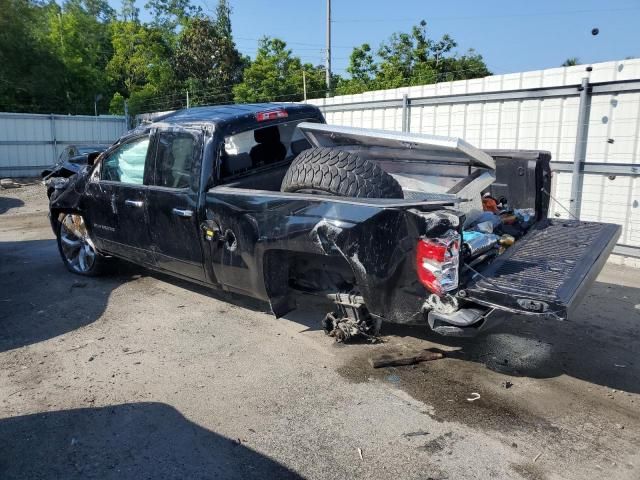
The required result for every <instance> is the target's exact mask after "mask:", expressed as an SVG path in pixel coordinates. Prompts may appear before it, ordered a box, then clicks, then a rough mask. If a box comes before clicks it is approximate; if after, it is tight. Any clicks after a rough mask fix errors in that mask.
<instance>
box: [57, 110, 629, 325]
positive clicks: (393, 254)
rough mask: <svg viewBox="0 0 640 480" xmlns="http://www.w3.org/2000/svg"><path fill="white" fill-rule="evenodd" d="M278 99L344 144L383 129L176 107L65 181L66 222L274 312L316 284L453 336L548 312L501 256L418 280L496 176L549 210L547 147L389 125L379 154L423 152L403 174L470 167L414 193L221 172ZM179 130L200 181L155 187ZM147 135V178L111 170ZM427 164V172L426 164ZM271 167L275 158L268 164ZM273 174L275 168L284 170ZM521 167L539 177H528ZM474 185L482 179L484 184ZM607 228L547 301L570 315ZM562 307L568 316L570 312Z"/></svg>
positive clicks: (324, 291)
mask: <svg viewBox="0 0 640 480" xmlns="http://www.w3.org/2000/svg"><path fill="white" fill-rule="evenodd" d="M274 108H276V109H278V110H277V111H278V112H279V114H278V115H274V116H273V120H268V121H267V122H266V126H270V125H280V124H282V123H284V122H292V121H294V122H299V121H305V122H307V123H305V124H303V125H304V126H305V130H306V134H307V135H308V136H310V137H312V138H313V141H314V143H319V144H321V143H322V142H325V143H326V142H327V141H330V140H331V139H332V138H333V141H336V142H338V143H340V142H344V141H351V140H349V139H353V138H355V139H356V140H357V141H358V142H361V143H362V142H366V141H367V138H373V137H374V136H375V135H374V133H375V132H374V133H371V132H364V133H363V132H362V131H357V129H347V128H345V127H336V128H335V130H336V134H335V136H333V137H332V134H331V127H328V126H325V125H320V124H322V123H324V119H323V118H322V115H321V114H320V112H319V110H318V109H317V108H316V107H314V106H311V105H299V104H281V105H272V104H258V105H241V106H233V105H230V106H223V107H215V108H214V107H202V108H196V109H190V110H185V111H181V112H177V113H176V114H173V115H170V116H168V117H165V118H163V119H162V120H161V121H160V122H158V123H154V124H150V125H143V126H141V127H138V128H137V129H135V130H133V131H131V132H129V133H128V134H127V135H125V136H124V137H123V138H122V139H121V140H119V141H118V142H117V143H116V144H114V145H113V146H112V147H111V148H109V149H108V150H107V151H106V152H104V153H103V154H102V155H101V156H100V157H99V158H98V159H97V160H96V162H95V164H94V165H93V166H88V167H86V168H84V169H83V170H82V171H81V172H79V173H78V174H77V175H74V176H73V177H71V178H70V179H69V181H68V183H67V184H66V185H65V186H63V187H60V188H58V190H56V191H55V193H54V194H53V195H52V197H51V203H50V212H51V222H52V226H53V227H54V231H55V226H56V222H57V221H58V219H59V218H60V216H61V215H62V214H64V213H79V214H81V215H82V216H83V218H84V220H85V224H86V227H87V230H88V232H89V235H90V237H91V239H92V241H93V242H94V244H95V247H96V249H97V251H98V252H99V253H101V254H103V255H109V256H115V257H119V258H123V259H126V260H129V261H132V262H134V263H137V264H140V265H144V266H145V267H148V268H151V269H155V270H158V271H161V272H166V273H169V274H172V275H175V276H177V277H180V278H183V279H187V280H190V281H193V282H197V283H199V284H203V285H208V286H211V287H213V288H219V289H223V290H227V291H231V292H236V293H240V294H243V295H248V296H251V297H254V298H257V299H260V300H264V301H267V302H269V303H270V305H271V308H272V311H273V313H274V314H275V315H276V316H282V315H284V314H286V313H287V312H289V311H291V310H292V309H294V308H296V306H298V302H299V299H300V298H301V296H303V295H305V294H315V295H321V296H325V297H327V298H333V299H336V298H337V299H342V300H340V301H337V300H336V303H337V304H341V305H342V306H343V307H345V308H351V309H353V311H356V312H365V313H366V315H367V316H368V317H371V318H373V319H375V321H376V322H378V324H379V322H380V321H381V320H384V321H387V322H395V323H404V324H420V325H425V326H426V325H429V326H430V328H432V329H433V330H434V331H436V332H438V333H442V334H445V335H468V334H473V333H476V332H477V331H479V330H480V329H481V328H482V327H483V326H484V325H486V324H488V323H490V322H491V321H493V319H495V318H497V317H498V316H499V315H497V314H498V313H500V312H515V313H524V314H529V315H540V316H541V314H544V313H549V312H548V310H549V309H546V310H545V309H544V307H540V311H538V310H536V308H538V307H536V305H538V306H539V305H540V304H535V303H534V302H535V301H536V300H535V298H537V297H535V296H532V295H527V292H526V291H522V290H523V289H522V288H521V290H520V291H518V292H514V293H513V295H511V294H509V293H505V292H506V290H507V287H500V288H494V287H495V285H496V284H497V283H498V282H493V281H492V280H491V279H490V278H487V277H492V276H493V275H496V274H497V273H496V271H497V269H498V267H495V266H494V268H493V270H491V268H492V267H491V264H489V265H488V266H486V265H485V266H479V267H478V268H479V269H480V271H478V270H476V269H471V270H469V269H468V268H467V265H465V264H464V263H463V262H461V263H460V267H459V276H460V284H459V285H458V284H457V283H456V285H455V288H454V289H453V290H451V291H447V292H441V293H438V294H436V293H434V292H433V291H430V290H429V289H427V288H426V287H425V284H424V282H423V281H420V279H419V278H418V275H417V260H416V253H417V246H418V244H419V242H421V241H424V240H429V239H438V238H441V237H446V236H451V235H452V234H454V235H455V236H456V238H461V236H462V232H463V226H464V225H465V221H467V220H468V219H469V216H470V215H477V213H478V212H477V210H474V209H473V208H471V207H472V206H473V205H478V204H479V202H478V201H477V199H474V200H473V202H472V201H471V200H470V199H466V198H462V197H467V196H478V195H479V194H480V190H484V189H485V188H486V187H487V184H488V183H491V182H492V181H493V180H494V179H495V178H496V176H497V178H498V179H499V180H500V179H503V178H516V180H514V181H513V182H512V183H510V184H508V185H507V184H505V185H498V187H499V188H500V189H501V190H500V193H502V192H505V193H507V194H509V193H510V192H511V191H522V192H525V193H521V194H520V196H519V197H518V198H519V201H521V202H523V203H526V204H528V205H535V207H536V214H535V216H536V219H537V220H538V221H540V222H542V221H545V220H546V216H547V208H548V201H545V199H544V198H540V195H541V194H540V192H542V191H545V190H546V191H548V190H549V188H550V170H549V158H548V156H544V155H538V156H537V157H536V156H535V152H528V153H527V155H528V156H527V157H526V159H524V160H522V159H520V158H518V157H517V152H515V153H514V152H492V155H488V154H486V153H484V152H482V151H480V150H478V149H475V148H474V147H472V146H470V145H468V144H466V143H464V142H461V141H458V140H456V139H446V138H445V139H444V140H442V139H438V138H436V137H433V138H426V137H425V138H422V137H419V136H418V137H416V136H414V137H415V138H414V137H411V138H408V139H404V137H403V136H402V134H391V133H388V134H384V135H382V134H379V135H378V136H379V137H380V138H379V139H378V140H377V141H376V142H377V143H376V142H373V143H375V145H376V147H375V148H377V149H378V150H375V149H374V150H371V153H372V155H373V156H374V157H375V155H380V154H381V152H383V151H385V150H384V149H395V151H396V152H397V151H398V149H399V148H401V147H402V145H403V141H405V140H406V141H410V142H409V143H411V142H413V143H411V144H408V145H407V147H406V148H407V149H409V150H412V149H413V150H415V151H414V152H413V153H411V152H409V153H408V154H407V155H404V156H403V155H401V156H402V157H403V158H396V157H393V158H392V159H390V160H388V161H394V162H396V163H395V164H394V168H395V169H396V172H397V173H402V168H403V166H406V169H407V171H408V172H409V171H411V172H414V173H415V174H416V175H417V174H418V173H420V174H423V175H425V174H428V175H433V174H434V172H435V174H436V175H437V174H438V171H439V170H438V169H441V172H444V173H442V174H443V175H444V174H447V175H448V173H447V172H449V171H450V167H451V165H449V164H451V162H454V163H455V162H457V163H458V165H454V167H453V168H455V169H458V170H457V171H460V168H462V169H463V170H465V169H466V170H467V171H468V173H467V175H468V178H467V179H464V178H463V180H462V181H459V182H458V181H457V180H456V182H458V183H457V184H456V186H455V187H454V188H451V189H450V191H449V192H446V193H444V194H442V192H441V193H439V194H435V195H416V196H413V195H407V198H405V199H400V200H397V199H364V198H341V197H335V196H326V195H318V194H315V193H314V194H312V193H282V192H280V191H273V190H256V189H255V188H254V187H251V188H239V187H236V186H234V187H230V186H228V185H225V182H223V181H222V180H221V177H222V174H221V171H222V169H221V163H222V148H223V146H224V145H225V138H227V137H228V136H229V135H235V134H237V133H242V132H246V131H250V130H251V129H257V128H261V127H264V126H265V123H264V122H261V121H259V120H258V118H261V117H260V115H258V114H259V113H260V112H263V111H267V112H268V111H273V110H274ZM282 112H284V113H282ZM285 114H286V115H285ZM267 117H268V116H267ZM268 118H271V117H268ZM308 122H311V123H308ZM314 122H315V123H314ZM318 125H319V126H318ZM167 132H173V133H176V132H177V133H180V134H183V135H188V136H189V138H191V139H193V142H194V145H195V147H194V149H195V150H194V152H195V153H194V155H193V158H192V161H191V163H190V167H189V168H190V172H189V181H188V184H187V185H183V186H182V187H181V188H168V187H166V186H156V183H157V182H154V178H155V177H154V175H156V169H157V162H158V159H157V158H155V155H156V154H155V152H156V151H157V150H158V142H160V140H159V139H160V138H162V135H165V134H167ZM147 138H148V140H149V148H148V153H147V158H146V160H145V167H144V168H145V170H144V174H143V175H144V184H140V185H130V184H124V183H120V182H114V181H105V180H101V177H100V168H101V163H102V162H105V159H109V158H110V155H112V152H116V151H118V149H120V148H121V147H122V146H123V145H126V144H127V142H134V141H136V140H137V139H147ZM438 142H441V143H440V144H438ZM434 145H435V147H434ZM360 146H362V145H360ZM436 147H437V148H436ZM434 148H436V150H437V151H438V152H439V153H438V155H439V159H440V161H442V162H444V163H443V164H442V165H441V166H440V167H438V166H437V165H436V166H434V165H430V166H429V169H430V171H429V172H426V173H425V170H424V160H423V159H421V158H419V157H420V156H421V155H425V152H427V151H429V149H431V150H432V151H433V149H434ZM380 149H383V150H380ZM404 157H406V158H404ZM510 157H513V158H510ZM496 159H498V160H499V161H498V162H497V163H496V162H495V161H494V160H496ZM511 160H513V161H511ZM518 162H525V163H518ZM447 165H449V166H447ZM496 165H497V170H495V171H494V169H495V168H496ZM523 165H524V166H523ZM285 167H286V165H285ZM278 168H281V167H278ZM412 169H413V170H412ZM420 169H422V172H418V170H420ZM262 170H263V171H264V168H262ZM279 171H280V172H281V171H282V170H279ZM268 172H269V170H268V169H267V175H268V174H269V173H268ZM273 172H274V175H276V174H277V173H276V170H275V168H274V170H273ZM522 172H525V173H526V175H523V174H522ZM529 172H530V173H529ZM250 175H251V173H249V175H248V177H247V178H250ZM263 175H264V173H263ZM456 175H457V173H456V174H453V175H452V176H451V178H455V177H456ZM518 177H522V178H523V181H524V180H526V182H528V183H526V184H525V183H523V184H522V185H517V184H516V183H517V182H518V181H519V180H517V178H518ZM414 178H417V177H414ZM485 179H488V181H485ZM482 182H484V183H482ZM271 183H273V182H271ZM480 183H482V185H480ZM476 184H478V185H480V186H479V187H477V188H476ZM523 187H526V188H524V189H523ZM471 190H473V192H471ZM475 190H478V191H477V192H476V191H475ZM465 202H468V203H469V204H468V205H465ZM472 203H473V205H472ZM480 208H482V207H481V205H480ZM598 225H601V224H598ZM605 230H606V231H604V230H603V231H602V232H601V233H598V232H595V233H593V235H592V236H593V238H594V239H596V240H597V245H596V247H597V248H598V249H599V250H598V251H597V252H595V253H592V255H590V256H585V257H584V258H587V259H588V261H590V262H592V263H593V266H590V265H587V266H585V267H584V268H582V270H581V272H582V273H583V274H581V275H582V276H581V277H580V278H577V277H576V279H575V281H576V282H578V285H577V286H576V288H575V292H574V291H573V290H572V291H571V292H570V294H569V293H568V294H567V295H565V297H566V299H564V300H563V299H561V302H560V304H554V303H553V302H551V301H550V302H549V304H552V305H553V309H554V311H556V310H557V309H558V308H560V309H564V310H562V311H563V312H564V313H566V311H567V310H568V306H567V305H566V304H567V302H568V301H569V300H570V301H572V302H573V301H574V300H575V298H577V297H578V296H579V294H580V293H583V292H584V289H585V288H586V287H585V285H587V283H588V281H589V282H590V281H592V280H593V278H594V272H595V273H596V274H597V271H599V268H601V265H602V263H603V262H604V260H606V257H607V256H608V254H609V252H610V247H611V246H612V245H613V243H615V239H614V238H613V237H616V233H617V234H618V235H619V229H618V230H616V229H615V228H614V229H612V228H608V229H605ZM524 238H527V236H526V235H525V237H524ZM567 238H569V237H567ZM616 238H617V237H616ZM569 240H571V238H569ZM569 240H565V242H566V241H569ZM596 240H594V241H596ZM589 241H590V240H589ZM587 243H588V242H587ZM594 245H595V244H594ZM588 246H589V245H587V246H586V247H584V248H587V247H588ZM456 248H457V247H456ZM514 251H515V250H514ZM505 258H507V257H505ZM580 258H582V257H580ZM463 260H464V259H463ZM456 265H457V263H456ZM576 275H578V274H576ZM456 278H457V274H456ZM563 281H564V280H563ZM456 282H457V281H456ZM560 283H562V282H560ZM560 287H562V285H560ZM578 287H580V288H578ZM525 290H526V289H525ZM534 297H535V298H534ZM344 298H351V299H356V298H357V299H358V303H357V304H353V305H352V304H348V303H344V302H345V300H344ZM554 298H555V297H554ZM538 300H539V299H538ZM565 300H566V301H565ZM340 302H342V303H340ZM562 302H564V303H562ZM564 313H563V315H559V317H560V318H566V315H565V314H564Z"/></svg>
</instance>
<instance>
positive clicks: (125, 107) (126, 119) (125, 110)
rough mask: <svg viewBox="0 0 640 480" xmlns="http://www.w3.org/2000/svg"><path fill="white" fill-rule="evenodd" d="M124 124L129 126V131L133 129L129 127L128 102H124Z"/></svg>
mask: <svg viewBox="0 0 640 480" xmlns="http://www.w3.org/2000/svg"><path fill="white" fill-rule="evenodd" d="M124 122H125V123H126V125H127V130H129V128H131V127H130V126H129V102H128V101H127V100H125V101H124Z"/></svg>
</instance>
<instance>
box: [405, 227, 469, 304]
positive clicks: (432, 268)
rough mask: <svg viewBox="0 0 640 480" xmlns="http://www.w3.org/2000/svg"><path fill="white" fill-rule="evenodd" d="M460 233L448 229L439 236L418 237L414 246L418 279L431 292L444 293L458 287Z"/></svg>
mask: <svg viewBox="0 0 640 480" xmlns="http://www.w3.org/2000/svg"><path fill="white" fill-rule="evenodd" d="M459 263H460V234H459V233H458V232H456V231H455V230H449V231H448V232H447V233H446V234H445V235H444V236H442V237H439V238H429V239H420V240H419V241H418V245H417V248H416V269H417V272H418V279H419V280H420V282H421V283H422V284H423V285H424V286H425V287H426V288H427V289H428V290H430V291H431V292H433V293H435V294H436V295H444V294H445V292H448V291H450V290H454V289H455V288H457V287H458V266H459Z"/></svg>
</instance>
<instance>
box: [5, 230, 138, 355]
mask: <svg viewBox="0 0 640 480" xmlns="http://www.w3.org/2000/svg"><path fill="white" fill-rule="evenodd" d="M125 281H127V279H126V278H124V277H119V276H116V277H113V278H106V279H105V280H98V279H93V278H86V277H80V276H76V275H72V274H70V273H69V272H67V270H66V269H65V268H64V266H63V265H62V262H61V261H60V258H59V254H58V250H57V246H56V243H55V241H54V240H31V241H16V242H0V352H3V351H6V350H11V349H14V348H19V347H22V346H25V345H30V344H33V343H36V342H40V341H43V340H47V339H50V338H53V337H56V336H58V335H62V334H64V333H67V332H70V331H72V330H75V329H77V328H80V327H82V326H85V325H87V324H89V323H91V322H93V321H95V320H96V319H98V318H100V316H101V315H102V313H103V312H104V310H105V308H106V305H107V301H108V298H109V294H110V293H111V291H112V290H113V289H115V288H117V287H118V286H119V285H121V284H122V283H124V282H125Z"/></svg>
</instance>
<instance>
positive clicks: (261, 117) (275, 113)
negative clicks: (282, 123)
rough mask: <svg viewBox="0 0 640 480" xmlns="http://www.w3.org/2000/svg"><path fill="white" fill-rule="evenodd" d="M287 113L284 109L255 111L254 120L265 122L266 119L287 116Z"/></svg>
mask: <svg viewBox="0 0 640 480" xmlns="http://www.w3.org/2000/svg"><path fill="white" fill-rule="evenodd" d="M288 116H289V114H288V113H287V111H286V110H269V111H268V112H258V113H256V120H257V121H258V122H265V121H267V120H276V119H278V118H287V117H288Z"/></svg>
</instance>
